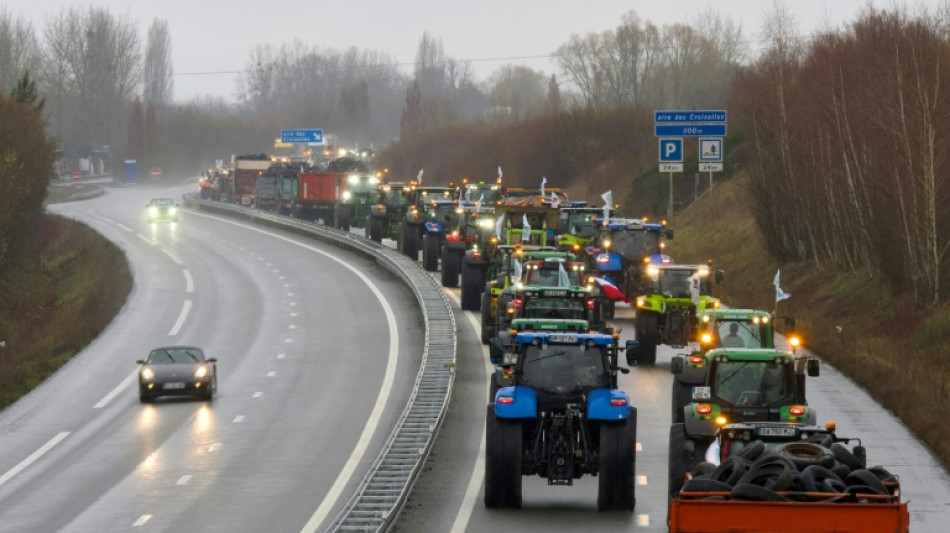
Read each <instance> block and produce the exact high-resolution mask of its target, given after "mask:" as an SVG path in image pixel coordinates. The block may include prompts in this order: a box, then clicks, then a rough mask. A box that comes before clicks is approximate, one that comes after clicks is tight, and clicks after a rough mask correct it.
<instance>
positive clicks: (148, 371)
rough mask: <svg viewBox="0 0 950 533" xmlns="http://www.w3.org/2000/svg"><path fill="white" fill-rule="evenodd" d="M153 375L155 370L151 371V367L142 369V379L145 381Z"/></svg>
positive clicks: (149, 379)
mask: <svg viewBox="0 0 950 533" xmlns="http://www.w3.org/2000/svg"><path fill="white" fill-rule="evenodd" d="M154 377H155V372H152V369H151V368H143V369H142V379H144V380H146V381H151V380H152V378H154Z"/></svg>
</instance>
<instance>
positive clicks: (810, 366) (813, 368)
mask: <svg viewBox="0 0 950 533" xmlns="http://www.w3.org/2000/svg"><path fill="white" fill-rule="evenodd" d="M805 370H806V371H807V372H808V377H810V378H816V377H818V373H819V364H818V359H814V358H812V359H809V360H808V362H807V363H805Z"/></svg>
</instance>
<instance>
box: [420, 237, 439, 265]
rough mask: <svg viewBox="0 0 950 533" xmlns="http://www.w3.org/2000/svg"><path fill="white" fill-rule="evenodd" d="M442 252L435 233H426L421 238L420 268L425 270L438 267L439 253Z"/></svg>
mask: <svg viewBox="0 0 950 533" xmlns="http://www.w3.org/2000/svg"><path fill="white" fill-rule="evenodd" d="M441 252H442V243H441V242H439V236H438V235H436V234H435V233H426V236H425V237H424V238H423V239H422V268H424V269H426V271H427V272H435V271H436V270H438V269H439V254H440V253H441Z"/></svg>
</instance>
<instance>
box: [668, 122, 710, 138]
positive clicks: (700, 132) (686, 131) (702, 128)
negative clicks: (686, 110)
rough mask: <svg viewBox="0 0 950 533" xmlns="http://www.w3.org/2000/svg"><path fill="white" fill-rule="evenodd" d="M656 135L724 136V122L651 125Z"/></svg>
mask: <svg viewBox="0 0 950 533" xmlns="http://www.w3.org/2000/svg"><path fill="white" fill-rule="evenodd" d="M653 132H654V133H653V135H655V136H657V137H725V136H726V125H725V124H657V125H655V126H653Z"/></svg>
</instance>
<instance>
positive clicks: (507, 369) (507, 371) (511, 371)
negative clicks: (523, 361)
mask: <svg viewBox="0 0 950 533" xmlns="http://www.w3.org/2000/svg"><path fill="white" fill-rule="evenodd" d="M514 373H515V371H514V370H513V369H512V368H511V367H510V366H507V367H505V375H506V376H511V375H514Z"/></svg>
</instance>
